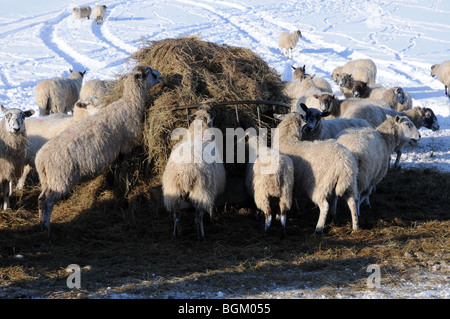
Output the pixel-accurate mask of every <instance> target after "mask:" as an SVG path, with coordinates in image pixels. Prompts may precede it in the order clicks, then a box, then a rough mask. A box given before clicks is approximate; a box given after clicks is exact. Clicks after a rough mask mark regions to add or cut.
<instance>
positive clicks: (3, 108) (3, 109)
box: [0, 105, 8, 113]
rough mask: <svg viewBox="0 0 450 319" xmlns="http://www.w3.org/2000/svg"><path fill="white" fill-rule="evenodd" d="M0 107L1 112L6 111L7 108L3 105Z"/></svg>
mask: <svg viewBox="0 0 450 319" xmlns="http://www.w3.org/2000/svg"><path fill="white" fill-rule="evenodd" d="M0 107H1V109H2V112H3V113H6V112H7V111H8V109H7V108H6V107H4V106H3V105H0Z"/></svg>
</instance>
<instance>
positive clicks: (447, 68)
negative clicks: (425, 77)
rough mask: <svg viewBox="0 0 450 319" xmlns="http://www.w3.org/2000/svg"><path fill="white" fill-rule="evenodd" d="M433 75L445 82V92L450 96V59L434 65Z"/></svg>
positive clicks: (432, 68) (432, 67)
mask: <svg viewBox="0 0 450 319" xmlns="http://www.w3.org/2000/svg"><path fill="white" fill-rule="evenodd" d="M431 76H432V77H435V76H436V77H437V78H438V80H439V81H441V82H442V83H443V84H444V93H445V95H447V96H448V97H449V98H450V94H449V93H448V87H449V86H450V60H447V61H444V62H442V63H440V64H434V65H432V66H431Z"/></svg>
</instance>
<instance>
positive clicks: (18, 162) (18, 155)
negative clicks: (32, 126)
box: [0, 105, 34, 210]
mask: <svg viewBox="0 0 450 319" xmlns="http://www.w3.org/2000/svg"><path fill="white" fill-rule="evenodd" d="M0 108H1V110H2V112H3V114H4V115H5V117H4V118H3V119H2V120H1V121H0V182H1V183H2V186H3V209H4V210H6V209H8V208H10V203H9V197H10V195H11V192H12V183H13V181H15V180H17V179H18V178H19V177H20V176H21V175H22V171H23V168H24V166H25V156H26V148H27V144H28V140H27V132H26V127H25V124H24V120H25V118H26V117H30V116H32V115H33V114H34V111H33V110H28V111H25V112H24V111H21V110H19V109H17V108H11V109H6V108H5V107H4V106H3V105H0Z"/></svg>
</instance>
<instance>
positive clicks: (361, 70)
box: [331, 59, 377, 84]
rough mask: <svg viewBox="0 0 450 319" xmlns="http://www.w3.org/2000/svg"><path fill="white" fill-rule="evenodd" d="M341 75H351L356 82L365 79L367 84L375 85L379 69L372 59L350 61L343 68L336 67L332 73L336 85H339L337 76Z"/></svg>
mask: <svg viewBox="0 0 450 319" xmlns="http://www.w3.org/2000/svg"><path fill="white" fill-rule="evenodd" d="M339 73H347V74H351V75H352V76H353V79H354V80H358V78H364V79H367V80H368V81H367V82H369V83H375V80H376V77H377V67H376V65H375V63H374V62H373V60H372V59H357V60H352V61H348V62H347V63H345V64H344V65H343V66H338V67H336V68H335V69H334V70H333V72H332V73H331V78H332V79H333V81H334V82H335V83H336V84H338V82H337V78H336V75H337V74H339ZM355 75H356V76H355Z"/></svg>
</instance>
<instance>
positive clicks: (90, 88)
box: [80, 79, 119, 101]
mask: <svg viewBox="0 0 450 319" xmlns="http://www.w3.org/2000/svg"><path fill="white" fill-rule="evenodd" d="M118 82H119V81H118V80H99V79H93V80H89V81H87V82H85V83H84V84H83V86H82V87H81V90H80V100H82V101H85V100H87V99H88V98H90V97H92V96H95V97H97V98H98V99H99V100H102V98H103V97H104V96H105V95H106V94H108V93H110V92H111V91H112V90H113V89H114V86H115V85H116V84H117V83H118Z"/></svg>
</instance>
